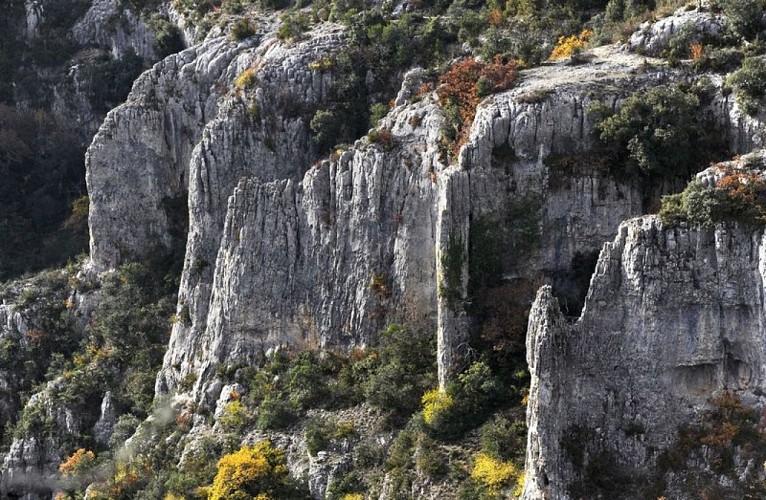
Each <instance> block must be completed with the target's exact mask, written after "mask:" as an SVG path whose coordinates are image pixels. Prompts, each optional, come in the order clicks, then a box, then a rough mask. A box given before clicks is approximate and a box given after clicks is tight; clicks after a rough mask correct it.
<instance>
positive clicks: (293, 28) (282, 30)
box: [277, 12, 311, 42]
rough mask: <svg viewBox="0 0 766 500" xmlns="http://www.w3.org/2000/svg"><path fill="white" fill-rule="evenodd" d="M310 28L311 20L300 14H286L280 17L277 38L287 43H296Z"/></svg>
mask: <svg viewBox="0 0 766 500" xmlns="http://www.w3.org/2000/svg"><path fill="white" fill-rule="evenodd" d="M310 26H311V19H310V18H309V16H308V15H307V14H304V13H302V12H287V13H286V14H284V15H283V16H282V24H281V26H280V27H279V29H278V30H277V38H279V39H280V40H284V41H287V42H297V41H299V40H301V39H302V38H303V34H304V33H305V32H306V31H307V30H308V29H309V27H310Z"/></svg>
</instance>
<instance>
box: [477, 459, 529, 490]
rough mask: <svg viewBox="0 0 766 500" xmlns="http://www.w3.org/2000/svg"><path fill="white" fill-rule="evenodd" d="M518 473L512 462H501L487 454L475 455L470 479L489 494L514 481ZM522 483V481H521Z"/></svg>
mask: <svg viewBox="0 0 766 500" xmlns="http://www.w3.org/2000/svg"><path fill="white" fill-rule="evenodd" d="M519 473H520V471H519V470H518V469H517V468H516V466H515V465H513V462H503V461H502V460H498V459H497V458H494V457H492V456H491V455H489V454H488V453H484V452H482V453H479V454H478V455H476V458H475V459H474V463H473V469H471V479H473V480H474V481H476V482H477V483H479V484H480V485H482V486H483V487H485V488H486V489H487V490H488V491H489V492H490V493H498V492H499V491H500V488H502V487H504V486H508V485H509V484H510V483H511V481H513V480H514V479H516V478H517V477H518V476H519V475H520V474H519ZM522 481H523V480H522Z"/></svg>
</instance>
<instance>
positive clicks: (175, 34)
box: [149, 14, 184, 59]
mask: <svg viewBox="0 0 766 500" xmlns="http://www.w3.org/2000/svg"><path fill="white" fill-rule="evenodd" d="M149 27H150V28H151V29H152V31H154V50H155V51H156V52H157V55H158V56H159V57H160V58H161V59H164V58H165V57H167V56H169V55H170V54H175V53H176V52H180V51H182V50H183V49H184V40H183V35H182V34H181V30H180V29H178V26H176V25H175V24H173V23H172V22H171V21H170V19H168V18H167V17H165V16H161V15H159V14H155V15H153V16H152V17H151V19H150V20H149Z"/></svg>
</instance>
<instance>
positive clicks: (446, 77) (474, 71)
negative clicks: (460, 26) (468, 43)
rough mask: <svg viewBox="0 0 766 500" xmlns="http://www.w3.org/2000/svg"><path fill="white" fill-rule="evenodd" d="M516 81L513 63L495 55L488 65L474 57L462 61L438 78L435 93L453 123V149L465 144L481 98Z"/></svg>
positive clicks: (505, 88)
mask: <svg viewBox="0 0 766 500" xmlns="http://www.w3.org/2000/svg"><path fill="white" fill-rule="evenodd" d="M515 80H516V62H515V61H507V62H505V61H504V60H503V58H502V57H501V56H495V58H494V59H493V60H492V61H491V62H488V63H485V62H481V61H478V60H476V59H475V58H473V57H466V58H463V59H461V60H459V61H458V62H456V63H455V64H453V65H452V66H451V67H450V68H449V70H447V72H446V73H444V74H443V75H442V76H441V77H440V78H439V87H438V88H437V89H436V93H437V95H438V96H439V99H440V100H441V102H442V104H443V105H444V106H445V109H446V111H447V115H448V119H450V121H452V122H454V123H452V125H453V126H454V128H455V134H454V139H455V146H456V147H455V149H459V147H460V146H461V145H462V144H463V143H465V140H466V139H467V137H468V128H469V126H470V125H471V123H473V119H474V117H475V116H476V106H478V104H479V101H480V100H481V98H482V97H484V96H486V95H489V94H492V93H494V92H501V91H503V90H507V89H509V88H511V86H512V85H513V83H514V81H515ZM451 114H452V115H454V118H455V119H452V117H451V116H450V115H451Z"/></svg>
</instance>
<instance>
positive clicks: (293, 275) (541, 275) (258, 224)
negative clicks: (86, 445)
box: [157, 36, 672, 402]
mask: <svg viewBox="0 0 766 500" xmlns="http://www.w3.org/2000/svg"><path fill="white" fill-rule="evenodd" d="M323 40H326V39H323V38H322V37H321V36H319V37H315V38H314V41H313V42H311V43H310V44H307V45H302V46H299V47H297V48H294V49H292V51H287V52H284V50H285V49H284V48H281V46H278V45H274V47H269V48H267V52H266V53H267V56H266V57H265V59H264V61H270V60H272V59H269V57H274V60H277V59H276V58H277V54H279V57H280V58H285V57H287V58H288V59H289V58H290V57H299V58H302V59H299V60H301V61H303V62H302V64H303V67H305V65H307V63H308V61H311V60H312V59H311V57H308V56H307V55H306V54H315V55H313V57H314V59H313V60H316V59H319V57H320V56H321V54H323V53H326V52H323V49H322V47H323V44H326V43H327V42H325V41H323ZM259 50H262V49H259ZM324 50H326V49H324ZM278 51H281V52H278ZM269 54H271V56H270V55H269ZM291 54H295V55H294V56H291ZM601 57H604V59H605V62H604V63H603V64H604V65H605V66H603V69H604V73H603V74H602V73H596V74H595V76H594V74H593V72H592V71H590V70H589V69H587V68H580V67H574V68H569V67H567V68H565V70H562V69H561V68H557V69H556V70H555V71H557V72H558V73H559V76H557V77H556V78H554V79H551V72H552V71H553V70H551V69H550V68H543V69H540V70H536V71H532V72H529V73H528V74H527V75H525V78H524V79H523V80H522V82H521V83H520V86H519V88H518V89H516V90H514V91H511V92H508V93H505V94H500V95H498V96H496V97H494V98H493V99H491V100H489V101H487V102H486V103H485V104H484V105H483V106H482V107H481V108H480V110H479V112H478V114H477V118H476V120H475V122H474V125H473V129H472V130H473V131H472V136H471V140H470V142H469V143H468V145H467V146H466V147H465V148H464V149H463V152H462V153H461V156H460V158H459V159H458V162H457V164H455V165H452V166H449V165H448V162H447V159H446V157H445V156H444V154H443V152H442V146H441V145H440V138H441V128H442V127H443V118H442V114H441V111H440V108H439V107H438V106H437V105H436V104H435V103H434V102H433V100H432V99H433V98H432V97H429V96H426V98H425V99H423V100H421V101H419V102H417V103H412V104H411V103H408V102H406V99H405V98H402V99H400V100H399V105H398V106H397V107H396V108H395V109H394V110H393V111H392V113H391V114H390V115H389V117H388V118H387V119H386V120H385V121H384V122H383V123H382V128H381V130H385V131H390V132H391V136H392V138H393V145H391V146H387V145H386V144H383V145H380V144H376V143H375V142H374V141H371V140H369V139H363V140H361V141H357V143H356V144H355V145H354V146H353V147H352V148H351V149H350V150H349V151H346V152H343V153H341V154H340V155H339V157H338V158H336V159H333V160H330V161H324V162H322V163H319V164H318V165H317V166H315V167H313V168H311V169H308V171H307V172H306V173H305V175H304V173H303V172H304V171H306V167H302V166H301V165H306V166H307V159H308V155H305V154H304V155H303V156H301V155H300V153H297V152H295V151H294V150H293V149H291V148H290V147H288V144H289V145H294V144H304V145H306V144H308V143H309V138H308V137H307V136H306V130H305V124H300V123H298V124H294V125H293V124H292V122H291V121H290V120H289V118H287V119H286V118H285V115H284V114H282V115H280V116H281V117H280V118H278V120H277V122H276V127H274V126H272V127H271V129H272V130H273V129H275V128H276V130H280V131H281V132H280V133H275V134H274V135H273V136H272V137H273V140H274V141H276V142H275V143H272V147H273V151H272V152H271V153H270V152H269V151H267V148H266V147H265V145H266V144H267V139H269V137H268V136H264V135H263V134H264V132H262V130H264V129H261V128H260V127H259V125H260V124H259V123H258V120H253V119H252V118H251V119H249V120H248V119H247V118H245V117H243V114H244V113H245V109H244V108H245V105H243V104H242V103H241V102H240V101H236V100H231V101H227V103H226V104H225V105H224V107H222V108H221V109H222V111H220V112H219V118H216V119H215V120H213V121H211V122H210V123H209V124H208V125H207V127H206V130H205V132H204V133H203V137H202V140H201V142H200V143H199V145H198V146H197V148H196V149H195V151H194V154H193V155H192V158H191V166H190V181H189V182H190V195H189V200H190V201H189V205H190V215H191V218H190V229H189V238H188V243H187V255H186V263H185V270H184V276H183V284H182V287H181V293H180V303H179V314H178V316H179V317H180V318H185V319H186V321H185V322H179V323H178V324H176V325H175V326H174V330H173V336H172V338H171V343H170V348H169V349H168V352H167V354H166V358H165V364H164V365H165V366H164V368H163V370H162V371H161V373H160V374H159V376H158V380H157V391H158V393H161V394H162V393H167V392H173V391H175V390H176V388H177V385H178V383H179V381H180V380H188V379H189V378H194V379H197V381H198V384H197V386H196V387H197V389H196V390H197V391H198V395H199V396H200V397H201V398H203V399H206V400H207V401H210V402H213V401H215V399H216V398H217V391H218V390H219V388H220V385H219V384H218V383H216V382H215V381H214V379H215V377H214V371H215V370H214V368H215V367H216V366H217V365H218V366H220V365H224V366H226V365H229V366H234V365H238V364H242V363H249V362H251V361H252V360H253V359H255V358H257V357H258V356H259V355H260V354H261V353H262V352H263V351H264V350H267V349H269V348H270V347H272V346H275V345H278V344H282V343H290V344H296V343H297V344H301V345H310V346H320V347H323V348H337V347H349V346H355V345H356V346H361V345H368V344H369V343H374V342H375V339H376V334H377V331H378V330H379V329H380V327H381V326H382V325H383V324H384V322H385V321H413V320H415V321H421V320H425V321H426V322H427V323H428V322H430V323H431V324H432V325H435V326H436V327H437V330H438V332H439V339H440V342H439V359H440V363H439V365H440V380H441V382H442V383H444V382H445V381H446V378H447V377H448V375H449V373H450V371H451V370H453V369H455V368H459V367H460V366H461V359H462V358H464V356H465V351H466V349H467V344H466V339H467V335H468V328H469V318H468V316H467V313H466V311H465V310H464V303H465V301H466V300H467V298H468V296H469V293H470V292H469V288H470V280H471V278H470V276H471V274H472V273H471V271H472V269H471V262H470V260H471V258H473V259H474V261H475V264H476V263H478V264H483V262H482V260H483V259H485V258H490V259H491V258H493V257H492V256H491V255H490V256H489V257H487V255H485V254H482V253H481V252H479V253H475V252H476V250H475V249H473V247H472V246H471V243H470V242H471V241H472V238H473V239H475V238H476V237H477V233H476V231H477V230H479V229H481V230H482V231H487V228H490V229H492V232H491V233H487V234H485V235H484V237H485V239H487V240H490V241H491V242H492V244H493V245H495V244H498V243H496V242H495V240H496V241H497V242H502V244H504V243H509V244H511V245H513V248H514V249H515V254H516V255H515V256H514V258H512V259H505V258H502V259H500V262H498V263H496V265H494V267H493V268H492V272H496V273H497V275H499V276H502V277H503V278H501V279H505V280H522V281H523V282H524V283H527V284H529V287H530V289H531V283H533V282H535V280H538V281H539V280H545V279H549V278H548V277H549V276H552V275H553V274H555V273H557V272H559V271H561V270H565V271H566V270H568V269H569V268H570V267H571V266H572V262H573V260H574V259H576V257H577V256H578V255H583V254H587V253H592V252H593V251H596V250H597V248H598V244H597V243H596V242H598V241H603V240H606V239H609V238H611V237H612V236H613V234H614V232H615V230H616V228H617V226H618V224H619V223H620V221H621V220H623V219H625V218H628V217H631V216H634V215H638V214H640V213H642V211H643V197H644V193H643V192H642V191H641V189H640V187H639V186H637V185H634V184H632V183H630V182H628V183H619V182H615V181H613V180H610V179H608V178H604V177H603V175H601V174H600V173H599V172H597V171H596V170H595V169H590V168H588V167H587V166H586V167H584V168H583V170H582V171H579V172H568V173H562V172H561V171H558V170H556V168H555V167H551V166H550V165H548V160H549V159H554V158H557V157H560V156H563V155H568V154H577V153H582V152H586V151H588V149H589V148H590V130H591V127H592V124H591V123H590V121H589V119H588V116H587V106H588V103H589V102H591V98H590V97H589V96H590V95H591V93H593V92H594V91H595V90H596V89H598V90H599V91H601V92H602V94H603V93H606V95H610V96H611V97H612V99H614V100H618V99H619V98H620V97H621V95H624V94H627V93H629V92H630V91H632V90H635V89H638V88H642V87H645V86H648V85H652V84H655V83H657V82H662V81H666V80H667V79H668V78H669V77H670V76H672V75H668V74H666V73H665V72H664V71H663V70H660V71H657V72H655V73H652V72H648V73H645V74H642V75H636V74H635V68H636V67H637V65H638V64H640V60H639V59H638V58H634V57H632V56H625V55H622V54H614V53H609V52H604V53H603V54H601ZM255 67H256V68H260V66H257V65H256V66H255ZM262 67H263V68H268V67H270V66H269V65H268V64H267V63H265V62H264V63H263V66H262ZM290 67H291V68H296V67H298V68H300V67H302V66H301V64H297V63H295V61H293V62H291V63H290ZM256 74H257V75H259V76H258V80H259V82H260V83H259V85H261V87H259V88H257V89H256V90H255V92H254V93H249V94H247V96H251V97H252V99H254V100H253V101H251V102H254V103H255V104H257V105H258V109H259V110H261V111H260V115H258V117H259V118H260V119H261V120H260V121H263V120H264V118H263V116H264V110H266V111H265V112H266V114H267V115H268V113H269V112H270V111H269V110H270V108H269V107H268V106H269V104H268V99H266V97H265V96H267V95H269V94H268V92H269V91H270V89H272V88H273V84H269V83H268V82H269V81H272V80H270V79H269V75H270V73H269V72H268V71H266V70H265V69H257V70H256ZM279 74H280V73H279V72H278V71H277V75H279ZM300 74H301V73H297V75H300ZM607 74H608V75H609V77H608V78H607V77H606V76H604V75H607ZM562 75H563V76H562ZM588 75H590V76H588ZM320 76H321V75H320ZM415 76H417V75H415ZM415 76H412V77H411V78H409V79H406V81H409V80H417V78H415ZM280 78H281V80H277V81H285V77H284V76H281V77H280ZM286 81H287V82H289V86H288V88H289V89H292V92H293V93H294V94H297V95H300V96H302V97H301V99H304V100H307V101H308V102H309V103H311V102H318V101H320V100H321V99H323V97H324V95H325V92H326V86H328V85H331V82H327V83H326V84H322V80H321V78H318V77H317V75H311V78H309V75H308V74H307V75H305V77H301V76H297V77H292V78H291V77H289V76H288V77H287V79H286ZM616 81H619V82H620V83H621V85H623V86H624V87H623V90H621V91H620V92H617V91H615V90H613V87H612V86H613V84H614V83H615V82H616ZM264 82H265V83H264ZM296 82H307V83H308V82H310V85H309V86H308V87H300V83H298V84H296ZM296 85H297V89H303V90H299V91H298V90H295V89H296ZM318 85H319V86H318ZM406 85H407V84H405V86H406ZM405 90H406V89H405ZM623 93H624V94H623ZM404 94H407V92H403V95H404ZM410 94H412V93H411V92H410ZM245 99H247V97H246V98H245ZM224 109H226V110H227V111H225V112H224V111H223V110H224ZM238 117H241V118H238ZM237 120H238V121H237ZM266 120H268V118H266ZM254 121H255V123H254ZM296 127H297V128H296ZM286 138H289V141H290V142H289V143H288V142H282V141H286V140H288V139H286ZM296 149H297V148H296ZM386 149H389V150H386ZM240 177H246V180H243V181H241V182H239V183H238V184H236V182H237V181H238V180H239V179H240ZM274 179H282V180H274ZM235 186H236V189H235ZM230 190H231V191H230ZM228 192H233V195H232V196H231V198H230V199H229V201H228V206H227V205H226V203H225V199H226V193H228ZM224 207H226V209H224ZM224 215H225V217H224ZM477 228H478V229H477ZM482 228H483V229H482ZM495 250H497V249H488V250H486V251H485V253H486V252H488V253H490V254H493V253H496V252H495ZM472 253H474V255H472Z"/></svg>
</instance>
